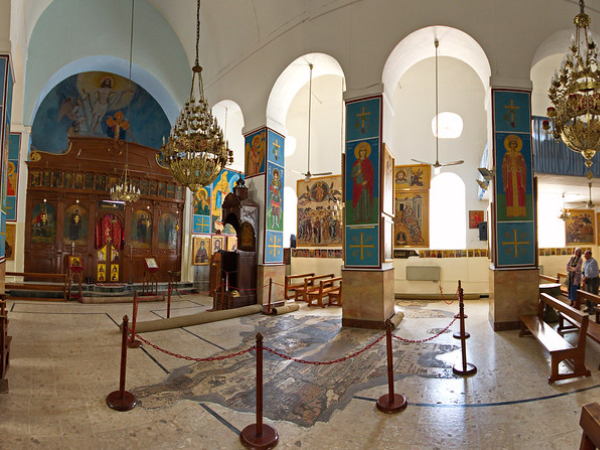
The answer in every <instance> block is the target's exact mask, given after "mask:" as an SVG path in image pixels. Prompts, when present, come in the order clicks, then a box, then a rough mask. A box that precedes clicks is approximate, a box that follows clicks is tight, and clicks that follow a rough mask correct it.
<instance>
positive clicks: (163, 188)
mask: <svg viewBox="0 0 600 450" xmlns="http://www.w3.org/2000/svg"><path fill="white" fill-rule="evenodd" d="M158 196H159V197H162V198H165V197H166V196H167V184H166V183H158Z"/></svg>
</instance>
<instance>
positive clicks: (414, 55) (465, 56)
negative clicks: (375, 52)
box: [382, 25, 492, 98]
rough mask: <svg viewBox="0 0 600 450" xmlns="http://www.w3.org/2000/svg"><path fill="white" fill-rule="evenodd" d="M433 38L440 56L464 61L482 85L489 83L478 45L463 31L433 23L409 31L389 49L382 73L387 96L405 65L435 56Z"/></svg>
mask: <svg viewBox="0 0 600 450" xmlns="http://www.w3.org/2000/svg"><path fill="white" fill-rule="evenodd" d="M435 38H437V39H438V40H439V42H440V46H439V50H438V51H439V55H440V56H450V57H453V58H457V59H460V60H461V61H464V62H465V63H466V64H468V65H469V66H471V67H472V68H473V70H475V72H476V73H477V75H478V76H479V78H480V79H481V83H482V84H483V86H484V87H486V88H487V87H488V86H489V84H490V76H491V73H492V71H491V68H490V64H489V61H488V58H487V55H486V54H485V51H484V50H483V48H482V47H481V45H479V43H478V42H477V41H476V40H475V39H473V38H472V37H471V36H469V35H468V34H467V33H465V32H464V31H461V30H458V29H456V28H450V27H446V26H437V25H436V26H431V27H426V28H421V29H420V30H417V31H414V32H412V33H411V34H409V35H408V36H406V37H405V38H404V39H402V41H400V43H399V44H398V45H396V47H395V48H394V50H392V52H391V53H390V56H389V57H388V59H387V61H386V63H385V66H384V68H383V74H382V82H383V91H384V94H385V95H386V96H387V97H388V98H392V96H393V93H394V90H395V89H396V85H397V84H398V82H399V81H400V79H401V78H402V76H403V75H404V73H405V72H406V71H407V70H408V69H410V68H411V67H412V66H413V65H415V64H416V63H418V62H419V61H422V60H424V59H427V58H433V57H435V46H434V45H433V42H434V40H435Z"/></svg>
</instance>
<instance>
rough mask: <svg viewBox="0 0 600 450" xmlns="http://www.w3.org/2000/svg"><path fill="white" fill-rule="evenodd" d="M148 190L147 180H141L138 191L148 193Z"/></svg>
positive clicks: (143, 193)
mask: <svg viewBox="0 0 600 450" xmlns="http://www.w3.org/2000/svg"><path fill="white" fill-rule="evenodd" d="M110 186H114V184H111V185H110ZM149 191H150V183H149V181H148V180H146V179H144V180H142V184H141V185H140V193H141V194H142V195H148V192H149Z"/></svg>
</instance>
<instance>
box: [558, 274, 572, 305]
mask: <svg viewBox="0 0 600 450" xmlns="http://www.w3.org/2000/svg"><path fill="white" fill-rule="evenodd" d="M563 278H564V281H563ZM568 279H569V275H567V274H566V273H562V272H558V273H557V274H556V281H557V283H560V290H561V292H562V293H563V295H566V296H567V297H568V296H569V288H568V287H567V286H566V285H565V284H564V283H565V282H566V280H568ZM571 306H572V305H571Z"/></svg>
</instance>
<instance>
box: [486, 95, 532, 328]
mask: <svg viewBox="0 0 600 450" xmlns="http://www.w3.org/2000/svg"><path fill="white" fill-rule="evenodd" d="M530 97H531V91H530V89H505V88H493V89H492V112H493V116H492V132H493V137H492V142H493V146H492V155H493V156H492V158H491V161H492V164H493V167H492V174H493V183H492V184H493V190H492V194H493V198H492V203H491V212H492V214H491V216H492V217H491V226H490V239H491V246H490V247H491V250H492V251H491V255H490V257H491V265H490V271H489V274H490V310H489V314H490V316H489V319H490V323H491V324H492V326H493V328H494V330H507V329H516V328H518V327H519V316H520V315H521V314H524V313H530V312H533V311H535V309H536V304H537V299H538V292H539V287H538V286H539V279H538V274H539V270H538V258H537V233H536V198H535V195H534V177H533V161H532V154H533V149H532V138H531V99H530Z"/></svg>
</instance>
